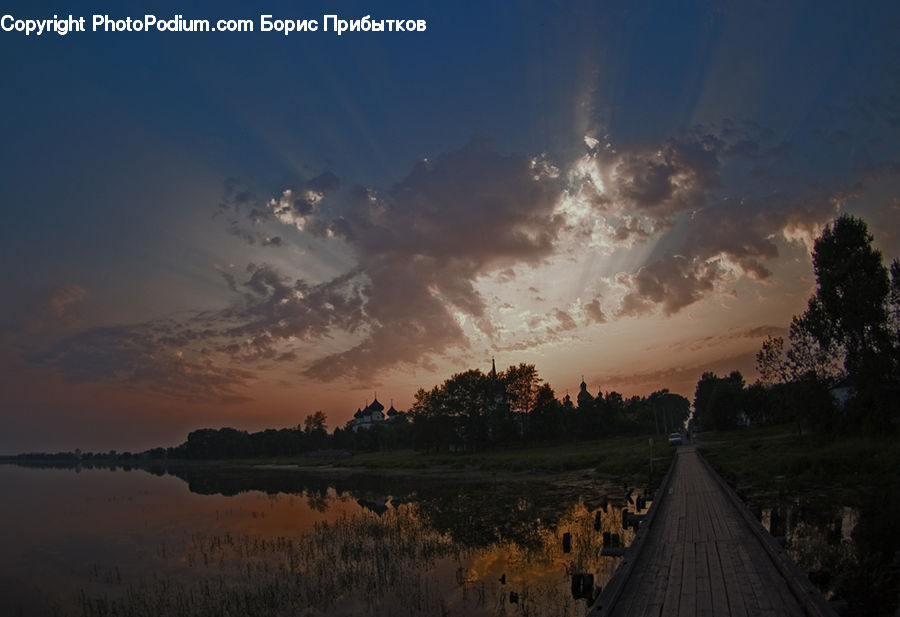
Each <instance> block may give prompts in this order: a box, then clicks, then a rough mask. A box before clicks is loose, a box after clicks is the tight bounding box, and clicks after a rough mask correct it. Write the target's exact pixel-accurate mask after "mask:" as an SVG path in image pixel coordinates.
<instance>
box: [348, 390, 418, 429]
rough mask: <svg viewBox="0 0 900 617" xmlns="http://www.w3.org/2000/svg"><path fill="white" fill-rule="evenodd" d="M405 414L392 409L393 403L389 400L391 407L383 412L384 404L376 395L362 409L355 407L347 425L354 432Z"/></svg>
mask: <svg viewBox="0 0 900 617" xmlns="http://www.w3.org/2000/svg"><path fill="white" fill-rule="evenodd" d="M404 415H405V412H402V411H397V410H396V409H394V403H393V402H391V408H390V409H388V410H387V413H386V414H385V411H384V405H382V404H381V403H380V402H379V401H378V395H377V394H376V395H375V400H373V401H372V403H371V404H369V405H366V406H365V407H364V408H363V409H357V410H356V413H355V414H353V419H352V420H350V424H349V425H348V426H347V428H349V429H350V430H351V431H353V432H354V433H355V432H357V431H359V430H369V429H370V428H372V427H373V426H377V425H379V424H382V423H383V422H391V421H393V420H395V419H397V418H400V417H402V416H404Z"/></svg>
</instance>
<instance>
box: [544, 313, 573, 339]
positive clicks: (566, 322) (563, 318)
mask: <svg viewBox="0 0 900 617" xmlns="http://www.w3.org/2000/svg"><path fill="white" fill-rule="evenodd" d="M553 316H554V317H555V318H556V321H557V322H558V323H559V325H558V326H556V327H555V328H548V329H547V330H548V331H549V332H550V333H551V334H559V333H561V332H568V331H570V330H574V329H575V328H577V327H578V324H576V323H575V320H574V319H572V316H571V315H569V313H567V312H566V311H564V310H562V309H556V311H554V313H553Z"/></svg>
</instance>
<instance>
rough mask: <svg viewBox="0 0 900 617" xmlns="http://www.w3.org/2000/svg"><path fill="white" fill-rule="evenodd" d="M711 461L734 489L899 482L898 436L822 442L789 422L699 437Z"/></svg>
mask: <svg viewBox="0 0 900 617" xmlns="http://www.w3.org/2000/svg"><path fill="white" fill-rule="evenodd" d="M699 437H700V444H701V449H702V451H703V453H704V455H705V456H706V457H707V459H708V460H709V462H710V463H712V465H713V466H714V467H715V468H716V469H717V470H718V471H719V473H721V474H722V475H723V477H725V478H726V479H727V480H728V481H729V482H731V483H732V484H733V485H735V486H737V487H747V486H751V487H753V488H754V491H755V492H778V491H782V490H785V489H788V488H789V489H790V490H791V491H794V492H796V491H798V489H799V490H825V491H827V492H829V493H832V494H839V493H858V492H860V491H863V492H865V491H868V490H880V489H883V488H884V487H896V486H898V485H900V440H898V439H897V438H896V436H894V435H890V436H850V437H846V438H838V439H834V440H825V439H823V438H821V437H818V436H815V435H804V436H802V437H801V436H799V435H797V432H796V430H794V427H793V426H789V425H785V426H775V427H764V428H750V429H741V430H735V431H727V432H708V433H702V434H701V435H700V436H699Z"/></svg>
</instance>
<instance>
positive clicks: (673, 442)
mask: <svg viewBox="0 0 900 617" xmlns="http://www.w3.org/2000/svg"><path fill="white" fill-rule="evenodd" d="M669 445H670V446H680V445H681V433H672V434H670V435H669Z"/></svg>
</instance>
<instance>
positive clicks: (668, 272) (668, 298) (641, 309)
mask: <svg viewBox="0 0 900 617" xmlns="http://www.w3.org/2000/svg"><path fill="white" fill-rule="evenodd" d="M719 276H720V271H719V268H718V265H717V264H716V263H715V262H714V263H711V264H709V263H705V262H701V261H699V260H698V259H697V258H688V257H685V256H683V255H673V256H671V257H669V258H667V259H664V260H661V261H657V262H654V263H651V264H649V265H647V266H644V267H642V268H640V269H639V270H638V271H637V273H636V274H634V275H633V276H630V277H623V279H622V280H624V281H626V282H627V284H628V285H629V287H630V289H629V291H628V293H627V294H626V295H625V297H624V298H623V299H622V304H621V306H620V307H619V311H618V315H619V316H620V317H623V316H634V315H641V314H644V313H649V312H652V311H653V310H654V309H655V308H656V306H657V305H659V306H661V307H662V310H663V313H665V314H666V315H672V314H674V313H677V312H678V311H680V310H681V309H683V308H684V307H686V306H689V305H691V304H693V303H694V302H696V301H697V300H699V299H700V298H701V297H703V295H704V294H705V293H706V292H708V291H711V290H712V289H713V284H714V282H715V281H716V279H718V278H719Z"/></svg>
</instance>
